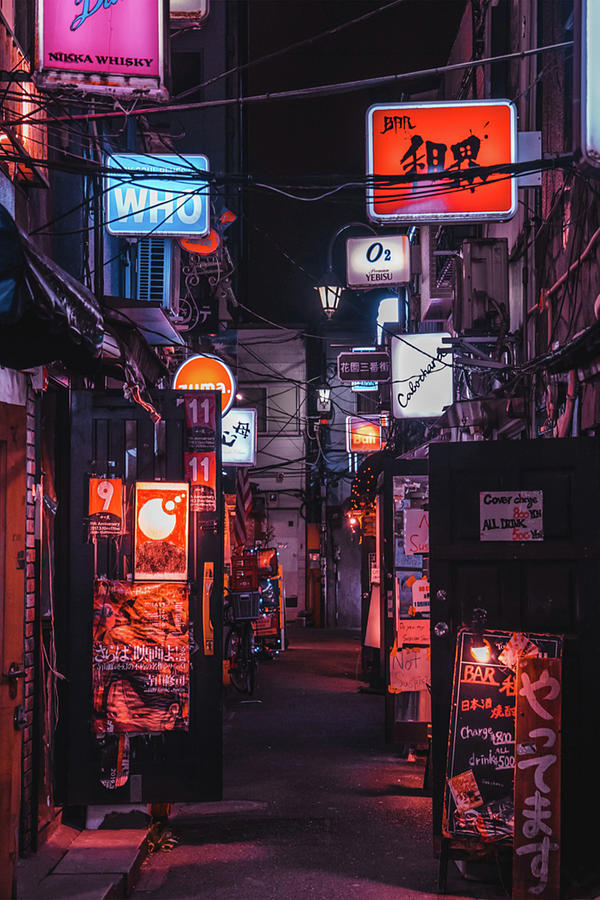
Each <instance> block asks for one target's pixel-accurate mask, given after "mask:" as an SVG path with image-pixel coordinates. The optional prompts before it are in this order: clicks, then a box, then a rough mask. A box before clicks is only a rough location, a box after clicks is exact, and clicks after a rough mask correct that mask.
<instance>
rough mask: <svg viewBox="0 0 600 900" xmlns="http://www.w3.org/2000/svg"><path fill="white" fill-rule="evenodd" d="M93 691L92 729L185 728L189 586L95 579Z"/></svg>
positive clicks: (141, 731)
mask: <svg viewBox="0 0 600 900" xmlns="http://www.w3.org/2000/svg"><path fill="white" fill-rule="evenodd" d="M93 693H94V731H95V733H96V734H106V733H111V732H125V733H132V732H133V733H145V734H147V733H151V732H160V731H171V730H173V729H178V730H187V728H188V723H189V595H188V586H187V585H184V584H181V585H180V584H132V583H130V582H125V581H104V580H98V581H96V583H95V586H94V627H93Z"/></svg>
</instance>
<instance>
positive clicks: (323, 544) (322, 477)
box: [317, 425, 329, 628]
mask: <svg viewBox="0 0 600 900" xmlns="http://www.w3.org/2000/svg"><path fill="white" fill-rule="evenodd" d="M317 428H319V429H321V428H322V426H321V425H317ZM321 440H322V438H320V441H319V443H321ZM319 490H320V496H321V526H320V541H319V555H320V557H321V600H322V603H323V626H324V627H325V628H327V626H328V624H329V623H328V621H327V618H328V613H329V609H328V606H329V602H328V600H329V598H328V589H327V587H328V586H327V475H326V473H325V460H324V459H323V455H322V454H321V456H320V458H319Z"/></svg>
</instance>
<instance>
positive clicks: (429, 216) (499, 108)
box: [367, 100, 517, 224]
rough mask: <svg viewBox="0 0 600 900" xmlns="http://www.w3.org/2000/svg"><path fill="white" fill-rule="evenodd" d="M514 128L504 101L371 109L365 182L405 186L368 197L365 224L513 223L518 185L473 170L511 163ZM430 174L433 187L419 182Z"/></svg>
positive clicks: (502, 175) (379, 188)
mask: <svg viewBox="0 0 600 900" xmlns="http://www.w3.org/2000/svg"><path fill="white" fill-rule="evenodd" d="M516 121H517V120H516V110H515V106H514V104H512V103H511V102H510V101H508V100H480V101H477V100H469V101H465V102H447V103H402V104H393V105H390V104H385V105H377V106H372V107H371V108H370V109H369V110H368V112H367V176H378V175H379V176H392V177H393V176H394V175H400V176H402V177H403V180H402V182H398V183H396V184H393V183H392V184H389V183H386V184H384V185H381V186H376V185H375V186H373V187H370V188H368V189H367V213H368V215H369V218H370V219H371V220H372V221H373V222H378V223H380V224H386V223H387V224H389V223H390V222H453V221H459V222H464V221H468V220H475V221H485V220H488V221H503V220H506V219H510V218H511V217H512V216H514V214H515V212H516V208H517V179H516V178H510V177H507V173H506V172H504V171H502V172H498V173H494V172H484V173H483V174H481V175H480V174H478V169H479V167H487V166H492V167H497V166H503V165H507V164H510V163H512V162H514V161H515V160H516V146H517V141H516V134H517V131H516ZM428 174H431V175H435V179H432V180H428V179H427V178H424V179H423V180H421V177H422V176H427V175H428ZM410 176H415V178H416V179H417V180H415V181H410Z"/></svg>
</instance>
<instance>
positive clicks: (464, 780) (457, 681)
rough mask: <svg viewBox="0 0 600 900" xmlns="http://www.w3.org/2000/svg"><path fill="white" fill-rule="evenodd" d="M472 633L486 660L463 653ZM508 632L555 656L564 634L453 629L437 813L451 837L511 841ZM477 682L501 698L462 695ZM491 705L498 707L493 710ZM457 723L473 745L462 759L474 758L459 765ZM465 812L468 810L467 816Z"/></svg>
mask: <svg viewBox="0 0 600 900" xmlns="http://www.w3.org/2000/svg"><path fill="white" fill-rule="evenodd" d="M476 637H477V638H478V640H483V641H487V642H488V645H489V647H490V653H491V655H490V658H489V660H488V661H487V662H477V660H476V659H475V658H473V657H472V656H467V653H468V651H469V649H470V646H471V641H472V640H473V639H474V638H476ZM513 637H519V638H520V637H523V639H524V642H522V643H521V647H525V648H526V649H525V654H524V655H526V653H527V648H528V647H529V645H531V644H533V645H535V646H536V647H537V648H538V650H539V651H540V653H543V654H544V655H546V656H549V657H550V658H556V659H560V658H561V656H562V647H563V640H562V637H561V636H560V635H550V634H534V633H532V632H527V633H524V632H513V631H509V630H499V629H498V630H497V629H486V630H484V631H483V632H482V633H481V634H480V635H477V634H476V632H475V631H474V630H473V629H471V628H461V629H460V631H459V632H458V635H457V639H456V653H455V661H454V677H453V683H452V703H451V712H450V725H449V729H448V755H447V762H446V772H445V782H444V812H443V819H442V834H443V836H444V837H445V838H448V839H451V840H454V841H463V840H466V841H473V840H475V841H478V842H480V843H491V842H494V843H498V842H504V841H512V838H513V834H512V830H511V819H510V817H511V814H512V808H513V802H514V801H513V794H514V765H515V710H516V683H517V673H516V669H517V660H518V659H519V658H520V657H519V656H518V653H517V652H516V651H513V653H512V656H509V655H508V654H507V656H506V661H505V662H503V661H502V660H500V658H499V657H500V655H501V654H502V653H504V652H505V651H506V650H507V645H508V644H509V642H510V641H511V638H513ZM500 648H501V649H500ZM494 654H495V655H494ZM466 666H470V667H471V669H470V671H469V672H467V670H466V668H465V677H467V676H468V678H471V676H472V680H463V678H462V675H463V667H466ZM496 670H502V672H501V675H502V676H503V680H502V681H501V682H500V684H499V683H498V682H497V681H496V680H495V675H496ZM511 673H512V674H511ZM511 678H512V686H511V683H510V679H511ZM463 684H466V685H469V688H470V690H467V691H465V690H464V689H463V691H462V692H461V685H463ZM476 688H477V689H479V688H481V691H479V693H482V692H483V691H484V690H485V689H488V688H489V689H490V690H495V691H496V693H498V694H501V695H503V698H502V703H497V704H496V705H494V703H493V699H492V698H489V697H483V698H479V697H470V696H464V694H465V693H466V694H470V693H473V692H475V689H476ZM471 689H472V690H471ZM490 690H488V694H489V692H490ZM488 700H489V702H487V701H488ZM474 701H475V703H476V705H475V706H474V705H473V702H474ZM465 704H466V705H465ZM498 707H500V708H498ZM495 710H496V711H497V712H498V715H496V716H495V715H494V711H495ZM481 711H483V712H484V714H485V713H487V718H485V715H484V723H483V724H481V723H479V722H476V721H475V718H474V717H476V716H478V715H479V714H480V712H481ZM467 713H472V714H473V715H472V716H471V717H470V722H466V721H465V718H464V716H465V715H466V714H467ZM500 713H501V715H500ZM461 715H462V716H463V718H462V719H461ZM459 729H460V731H461V740H463V742H464V743H465V744H468V743H469V741H470V744H469V746H470V747H475V749H474V750H473V751H472V753H471V755H470V756H467V761H470V760H474V761H473V764H472V765H470V766H468V768H467V769H466V770H464V771H463V768H464V765H465V763H464V762H463V761H461V754H460V753H457V734H458V731H459ZM503 738H507V739H506V740H503ZM511 745H512V751H511V750H510V747H511ZM477 750H480V753H477ZM467 753H468V749H467V750H466V751H464V748H463V755H466V754H467ZM498 767H499V768H498ZM486 768H489V769H490V775H487V776H486V777H485V778H484V777H483V776H482V775H481V774H480V773H481V772H482V771H484V772H485V771H486ZM492 770H493V772H492ZM499 773H504V774H503V775H500V774H499ZM492 774H493V778H492ZM478 778H479V780H478ZM459 796H460V799H458V798H459ZM459 803H460V804H462V809H460V810H458V806H457V804H459ZM456 812H458V813H459V817H460V816H461V815H462V820H464V821H462V820H461V819H460V818H459V825H460V828H459V827H458V826H457V825H456V822H455V821H454V816H455V813H456ZM467 813H469V814H470V815H469V816H467V815H466V814H467ZM482 813H483V815H482Z"/></svg>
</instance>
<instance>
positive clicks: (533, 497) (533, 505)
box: [479, 491, 544, 542]
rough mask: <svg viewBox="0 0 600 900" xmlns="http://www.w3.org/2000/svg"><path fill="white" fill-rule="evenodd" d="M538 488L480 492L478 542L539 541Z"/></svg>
mask: <svg viewBox="0 0 600 900" xmlns="http://www.w3.org/2000/svg"><path fill="white" fill-rule="evenodd" d="M543 511H544V495H543V493H542V491H516V492H514V491H482V492H481V493H480V494H479V537H480V540H482V541H513V542H515V541H543V540H544V518H543Z"/></svg>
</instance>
